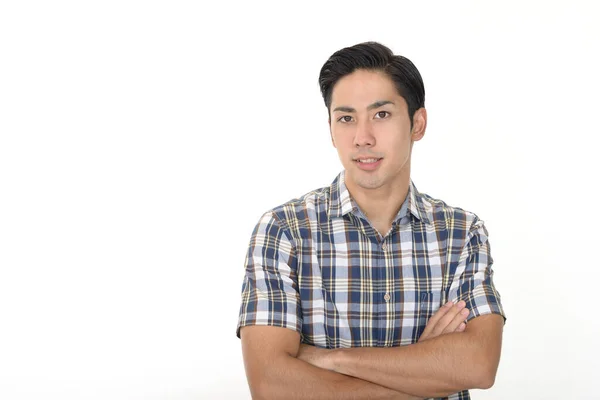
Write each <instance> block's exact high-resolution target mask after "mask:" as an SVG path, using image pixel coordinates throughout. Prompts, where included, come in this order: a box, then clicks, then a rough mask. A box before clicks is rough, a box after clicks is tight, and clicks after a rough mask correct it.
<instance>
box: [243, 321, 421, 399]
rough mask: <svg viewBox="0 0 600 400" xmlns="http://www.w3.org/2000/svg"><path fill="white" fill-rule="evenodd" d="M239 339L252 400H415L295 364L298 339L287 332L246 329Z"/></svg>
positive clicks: (372, 384) (297, 336)
mask: <svg viewBox="0 0 600 400" xmlns="http://www.w3.org/2000/svg"><path fill="white" fill-rule="evenodd" d="M240 336H241V339H242V352H243V355H244V364H245V368H246V376H247V378H248V383H249V385H250V391H251V393H252V398H253V399H255V400H263V399H284V398H285V399H307V400H309V399H320V400H324V399H336V400H338V399H339V400H343V399H371V400H374V399H396V400H404V399H407V400H408V399H418V398H419V397H414V396H410V395H407V394H404V393H400V392H398V391H395V390H393V389H389V388H385V387H382V386H380V385H377V384H375V383H371V382H366V381H364V380H361V379H358V378H353V377H350V376H345V375H342V374H340V373H336V372H333V371H328V370H325V369H321V368H317V367H315V366H312V365H310V364H309V363H307V362H305V361H302V360H299V359H298V358H296V356H297V354H298V350H299V347H300V335H299V334H298V333H297V332H295V331H293V330H291V329H286V328H279V327H273V326H247V327H244V328H242V329H241V331H240Z"/></svg>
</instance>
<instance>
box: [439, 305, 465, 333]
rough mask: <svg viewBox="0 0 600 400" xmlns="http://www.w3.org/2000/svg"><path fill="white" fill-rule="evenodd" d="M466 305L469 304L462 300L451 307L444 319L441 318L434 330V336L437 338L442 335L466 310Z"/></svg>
mask: <svg viewBox="0 0 600 400" xmlns="http://www.w3.org/2000/svg"><path fill="white" fill-rule="evenodd" d="M466 305H467V304H466V303H465V302H464V301H462V300H461V301H459V302H458V303H456V304H455V305H453V306H452V307H450V309H449V310H448V311H447V312H446V313H445V314H444V316H443V317H442V318H440V320H439V321H438V323H437V324H436V326H435V327H434V328H433V331H432V334H433V335H435V336H437V335H441V334H442V333H443V332H444V330H445V329H446V327H447V326H448V325H449V324H450V323H451V322H452V320H453V319H454V318H455V317H456V316H457V315H458V314H459V313H460V312H461V311H462V310H463V309H464V308H465V306H466ZM463 320H464V318H463Z"/></svg>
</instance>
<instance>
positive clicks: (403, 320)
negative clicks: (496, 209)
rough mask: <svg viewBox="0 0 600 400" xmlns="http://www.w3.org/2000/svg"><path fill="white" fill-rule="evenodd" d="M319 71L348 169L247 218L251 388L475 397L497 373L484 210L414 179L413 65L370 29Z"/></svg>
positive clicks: (498, 324) (241, 326) (419, 111)
mask: <svg viewBox="0 0 600 400" xmlns="http://www.w3.org/2000/svg"><path fill="white" fill-rule="evenodd" d="M319 84H320V87H321V92H322V94H323V98H324V100H325V105H326V107H327V109H328V113H329V127H330V132H331V139H332V142H333V145H334V146H335V148H336V149H337V151H338V154H339V157H340V160H341V162H342V165H343V166H344V171H343V172H342V173H340V175H339V176H338V177H337V178H336V179H335V180H334V181H333V183H332V184H331V186H329V187H325V188H321V189H318V190H315V191H312V192H310V193H308V194H306V195H304V196H302V197H301V198H299V199H295V200H292V201H290V202H288V203H285V204H283V205H281V206H279V207H276V208H274V209H272V210H271V211H269V212H267V213H265V214H264V215H263V217H262V218H261V219H260V221H259V222H258V224H257V225H256V228H255V230H254V232H253V235H252V238H251V240H250V245H249V249H248V253H247V257H246V274H245V278H244V283H243V288H242V305H241V310H240V317H239V322H238V331H237V334H238V336H239V337H241V341H242V351H243V355H244V363H245V368H246V374H247V377H248V383H249V385H250V391H251V393H252V396H253V398H254V399H422V398H431V397H438V398H444V397H445V398H448V399H469V393H468V389H471V388H489V387H491V386H492V385H493V382H494V379H495V374H496V370H497V368H498V363H499V359H500V348H501V340H502V328H503V325H504V311H503V309H502V306H501V303H500V296H499V294H498V292H497V291H496V289H495V288H494V284H493V281H492V274H493V272H492V268H491V266H492V258H491V256H490V248H489V243H488V240H487V236H488V234H487V230H486V228H485V226H484V224H483V221H482V220H480V219H479V218H478V217H477V216H476V215H475V214H473V213H471V212H468V211H465V210H463V209H460V208H455V207H451V206H449V205H447V204H446V203H444V202H443V201H441V200H437V199H434V198H432V197H430V196H428V195H426V194H424V193H420V192H419V191H418V190H417V188H416V186H415V185H414V183H413V182H412V180H411V179H410V161H411V152H412V146H413V143H414V142H416V141H418V140H420V139H421V138H422V137H423V135H424V134H425V128H426V126H427V112H426V110H425V108H424V98H425V91H424V86H423V82H422V79H421V76H420V74H419V72H418V70H417V69H416V67H415V66H414V65H413V64H412V63H411V62H410V61H409V60H408V59H406V58H404V57H402V56H398V55H393V54H392V52H391V51H390V49H388V48H387V47H385V46H383V45H381V44H379V43H373V42H369V43H361V44H358V45H355V46H352V47H348V48H344V49H342V50H339V51H338V52H336V53H334V54H333V55H332V56H331V57H330V58H329V59H328V60H327V62H326V63H325V64H324V65H323V68H322V69H321V73H320V76H319Z"/></svg>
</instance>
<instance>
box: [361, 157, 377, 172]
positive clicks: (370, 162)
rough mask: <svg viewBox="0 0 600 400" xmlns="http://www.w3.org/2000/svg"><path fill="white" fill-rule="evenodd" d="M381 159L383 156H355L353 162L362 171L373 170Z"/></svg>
mask: <svg viewBox="0 0 600 400" xmlns="http://www.w3.org/2000/svg"><path fill="white" fill-rule="evenodd" d="M381 160H383V158H375V157H373V158H356V159H354V162H355V163H356V166H357V167H358V168H360V169H362V170H364V171H373V170H374V169H377V167H379V165H380V164H381Z"/></svg>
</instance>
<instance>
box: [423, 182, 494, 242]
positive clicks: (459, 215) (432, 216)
mask: <svg viewBox="0 0 600 400" xmlns="http://www.w3.org/2000/svg"><path fill="white" fill-rule="evenodd" d="M417 198H418V199H417V202H418V203H420V204H421V207H422V209H423V210H424V211H425V213H426V215H427V218H428V220H429V222H430V223H431V224H433V226H434V227H435V229H436V230H447V231H451V232H452V233H453V235H455V236H457V235H458V236H463V235H464V236H467V235H468V234H469V232H473V231H476V230H478V229H485V227H484V225H483V224H484V221H483V220H482V219H481V218H480V217H479V216H478V215H477V214H475V213H474V212H472V211H469V210H465V209H464V208H461V207H458V206H454V205H450V204H448V203H447V202H446V201H444V200H441V199H439V198H435V197H432V196H430V195H429V194H427V193H418V194H417Z"/></svg>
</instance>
